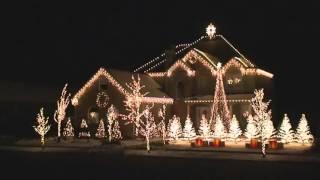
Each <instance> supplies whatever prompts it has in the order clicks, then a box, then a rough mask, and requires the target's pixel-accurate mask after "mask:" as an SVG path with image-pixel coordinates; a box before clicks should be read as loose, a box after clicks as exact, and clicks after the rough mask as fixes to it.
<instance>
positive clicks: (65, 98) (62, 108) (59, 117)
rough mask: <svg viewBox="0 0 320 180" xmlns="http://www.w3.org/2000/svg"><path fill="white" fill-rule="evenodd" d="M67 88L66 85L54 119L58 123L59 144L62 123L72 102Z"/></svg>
mask: <svg viewBox="0 0 320 180" xmlns="http://www.w3.org/2000/svg"><path fill="white" fill-rule="evenodd" d="M67 86H68V84H65V86H64V88H63V89H62V93H61V96H60V99H59V100H58V101H57V110H56V111H55V112H54V115H53V118H54V120H55V122H56V123H58V142H60V133H61V122H62V121H63V120H64V118H65V116H66V109H67V107H68V105H69V102H70V95H71V94H70V93H69V94H68V95H67Z"/></svg>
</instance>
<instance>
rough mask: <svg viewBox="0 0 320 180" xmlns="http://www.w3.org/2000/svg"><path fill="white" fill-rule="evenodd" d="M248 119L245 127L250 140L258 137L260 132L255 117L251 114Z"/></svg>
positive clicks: (245, 134) (246, 135)
mask: <svg viewBox="0 0 320 180" xmlns="http://www.w3.org/2000/svg"><path fill="white" fill-rule="evenodd" d="M247 121H248V124H247V127H246V129H245V132H244V136H245V137H246V138H247V139H249V140H251V139H254V138H257V137H258V134H259V132H258V129H257V124H256V122H255V121H254V120H253V117H252V115H251V114H250V115H249V116H248V118H247Z"/></svg>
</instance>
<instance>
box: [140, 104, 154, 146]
mask: <svg viewBox="0 0 320 180" xmlns="http://www.w3.org/2000/svg"><path fill="white" fill-rule="evenodd" d="M151 109H152V106H148V105H147V106H146V108H145V110H144V112H145V113H144V114H143V115H144V116H143V118H141V119H140V121H139V126H138V127H139V134H141V135H142V136H144V137H145V139H146V143H147V151H148V152H150V138H152V137H153V136H156V135H157V134H158V132H157V125H156V123H155V121H154V116H153V114H152V112H151V111H150V110H151Z"/></svg>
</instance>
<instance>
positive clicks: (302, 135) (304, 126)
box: [295, 114, 314, 144]
mask: <svg viewBox="0 0 320 180" xmlns="http://www.w3.org/2000/svg"><path fill="white" fill-rule="evenodd" d="M295 138H296V140H297V141H298V142H299V143H302V144H305V143H312V142H313V140H314V137H313V135H312V134H311V132H310V128H309V125H308V121H307V119H306V115H305V114H302V115H301V119H300V122H299V124H298V127H297V129H296V134H295Z"/></svg>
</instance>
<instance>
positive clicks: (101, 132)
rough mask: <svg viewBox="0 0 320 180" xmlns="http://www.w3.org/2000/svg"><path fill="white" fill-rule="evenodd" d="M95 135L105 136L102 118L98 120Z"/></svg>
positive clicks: (98, 136)
mask: <svg viewBox="0 0 320 180" xmlns="http://www.w3.org/2000/svg"><path fill="white" fill-rule="evenodd" d="M95 135H96V137H97V138H104V137H105V136H106V130H105V128H104V122H103V120H102V119H101V120H100V122H99V126H98V128H97V132H96V134H95Z"/></svg>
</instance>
